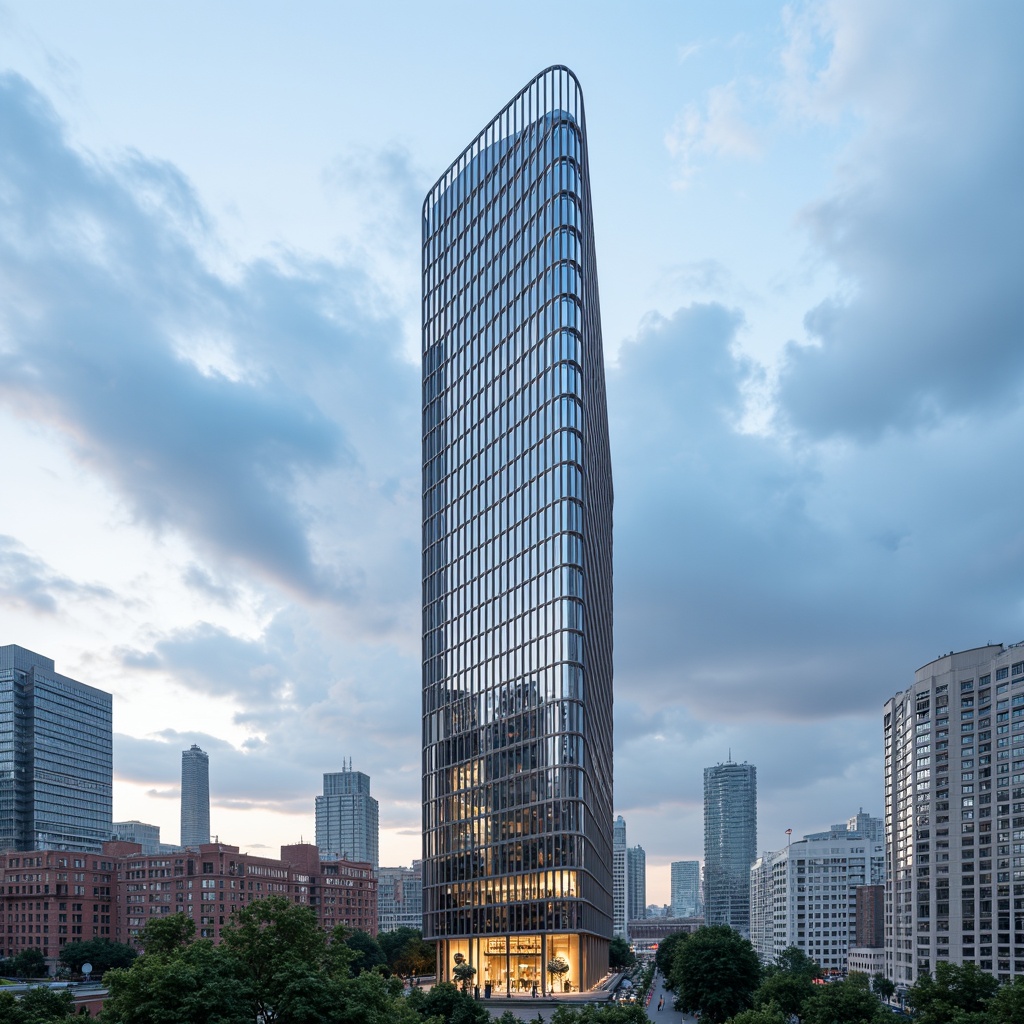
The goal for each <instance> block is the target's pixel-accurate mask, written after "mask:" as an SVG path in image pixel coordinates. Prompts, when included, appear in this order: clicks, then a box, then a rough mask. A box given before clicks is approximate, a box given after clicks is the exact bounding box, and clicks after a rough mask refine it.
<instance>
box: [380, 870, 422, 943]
mask: <svg viewBox="0 0 1024 1024" xmlns="http://www.w3.org/2000/svg"><path fill="white" fill-rule="evenodd" d="M377 928H378V931H382V932H393V931H395V930H396V929H398V928H415V929H416V930H417V931H420V930H421V929H422V928H423V865H422V862H421V861H418V860H414V861H413V862H412V867H411V868H380V869H379V870H378V872H377Z"/></svg>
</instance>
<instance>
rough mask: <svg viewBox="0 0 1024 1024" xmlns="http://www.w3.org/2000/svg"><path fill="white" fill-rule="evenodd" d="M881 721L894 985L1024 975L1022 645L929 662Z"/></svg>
mask: <svg viewBox="0 0 1024 1024" xmlns="http://www.w3.org/2000/svg"><path fill="white" fill-rule="evenodd" d="M884 714H885V719H884V723H885V842H886V857H887V878H886V887H885V922H886V928H885V956H886V973H887V975H888V977H889V978H890V979H891V980H892V981H894V982H895V983H896V985H897V987H898V988H899V989H906V988H909V987H910V986H911V985H913V984H914V982H916V981H917V979H918V978H919V977H921V976H922V975H923V974H928V973H934V971H935V966H936V964H938V963H940V962H942V961H946V962H949V963H954V964H975V965H976V966H977V967H979V968H980V969H981V970H983V971H986V972H988V973H990V974H993V975H995V976H996V977H997V978H998V979H999V980H1000V981H1002V982H1007V981H1010V980H1012V979H1013V978H1015V977H1020V976H1022V975H1024V644H1015V645H1013V646H1011V647H1004V646H1003V645H1002V644H990V645H988V646H986V647H977V648H974V649H973V650H969V651H960V652H957V653H952V652H951V653H950V654H947V655H945V656H944V657H941V658H938V659H936V660H935V661H932V662H929V663H928V664H927V665H924V666H923V667H921V668H919V669H918V670H917V672H916V673H915V674H914V681H913V683H912V684H911V686H910V687H908V688H907V689H906V690H904V691H903V692H902V693H898V694H896V696H895V697H893V698H892V699H891V700H889V701H888V702H887V703H886V705H885V709H884Z"/></svg>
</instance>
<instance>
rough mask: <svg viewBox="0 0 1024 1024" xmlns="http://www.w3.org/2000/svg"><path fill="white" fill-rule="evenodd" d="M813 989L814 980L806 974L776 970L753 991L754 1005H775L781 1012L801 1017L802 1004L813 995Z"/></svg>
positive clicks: (761, 1006) (759, 1006)
mask: <svg viewBox="0 0 1024 1024" xmlns="http://www.w3.org/2000/svg"><path fill="white" fill-rule="evenodd" d="M814 989H815V984H814V980H813V979H812V978H809V977H808V976H807V975H806V974H793V973H790V972H789V971H776V972H775V973H774V974H772V975H769V977H767V978H765V980H764V981H762V982H761V984H760V986H759V987H758V989H757V991H756V992H755V993H754V1006H755V1007H758V1008H763V1007H768V1006H775V1007H777V1008H778V1009H779V1010H780V1011H781V1012H783V1013H786V1014H795V1015H796V1016H797V1017H802V1016H803V1012H804V1009H803V1008H804V1004H805V1003H806V1002H807V1000H808V999H810V998H811V996H813V995H814Z"/></svg>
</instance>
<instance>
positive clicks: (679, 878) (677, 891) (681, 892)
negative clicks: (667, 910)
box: [672, 860, 700, 917]
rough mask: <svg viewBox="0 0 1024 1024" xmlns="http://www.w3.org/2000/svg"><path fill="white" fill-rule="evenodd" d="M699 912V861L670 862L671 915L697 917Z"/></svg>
mask: <svg viewBox="0 0 1024 1024" xmlns="http://www.w3.org/2000/svg"><path fill="white" fill-rule="evenodd" d="M699 913H700V861H699V860H674V861H673V862H672V916H673V917H697V916H698V914H699Z"/></svg>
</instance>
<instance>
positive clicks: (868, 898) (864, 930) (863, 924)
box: [854, 819, 885, 949]
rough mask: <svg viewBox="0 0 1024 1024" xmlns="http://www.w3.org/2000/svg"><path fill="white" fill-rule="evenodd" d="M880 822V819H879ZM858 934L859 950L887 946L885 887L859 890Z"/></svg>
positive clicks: (875, 886) (874, 886) (865, 886)
mask: <svg viewBox="0 0 1024 1024" xmlns="http://www.w3.org/2000/svg"><path fill="white" fill-rule="evenodd" d="M879 820H880V819H879ZM856 920H857V934H856V936H855V937H854V941H855V943H856V945H857V947H858V948H859V949H882V948H884V946H885V885H884V884H883V885H862V886H860V887H858V889H857V918H856Z"/></svg>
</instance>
